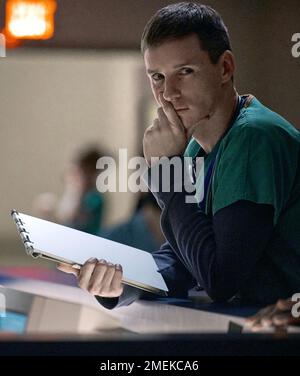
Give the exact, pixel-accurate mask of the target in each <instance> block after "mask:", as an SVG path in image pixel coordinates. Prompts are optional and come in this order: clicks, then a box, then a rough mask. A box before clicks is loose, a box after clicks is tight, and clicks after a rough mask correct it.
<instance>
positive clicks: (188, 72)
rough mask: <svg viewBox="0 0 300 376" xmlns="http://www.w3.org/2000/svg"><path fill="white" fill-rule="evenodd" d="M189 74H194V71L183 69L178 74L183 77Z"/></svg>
mask: <svg viewBox="0 0 300 376" xmlns="http://www.w3.org/2000/svg"><path fill="white" fill-rule="evenodd" d="M191 73H194V70H193V69H192V68H188V67H184V68H182V69H180V74H182V75H183V76H187V75H189V74H191Z"/></svg>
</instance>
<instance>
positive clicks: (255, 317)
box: [246, 305, 276, 328]
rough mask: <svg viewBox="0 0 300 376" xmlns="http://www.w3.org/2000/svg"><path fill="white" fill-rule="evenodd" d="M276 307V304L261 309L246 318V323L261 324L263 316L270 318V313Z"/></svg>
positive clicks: (250, 325) (251, 325) (252, 325)
mask: <svg viewBox="0 0 300 376" xmlns="http://www.w3.org/2000/svg"><path fill="white" fill-rule="evenodd" d="M274 309H276V306H275V305H271V306H268V307H266V308H263V309H261V310H260V311H258V312H257V313H256V314H255V315H253V316H251V317H248V318H247V320H246V325H247V326H249V327H252V328H253V327H255V326H261V324H262V322H261V320H262V319H263V318H268V317H269V315H270V314H272V312H273V311H274Z"/></svg>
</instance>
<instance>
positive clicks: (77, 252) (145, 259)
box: [11, 210, 168, 295]
mask: <svg viewBox="0 0 300 376" xmlns="http://www.w3.org/2000/svg"><path fill="white" fill-rule="evenodd" d="M11 216H12V218H13V220H14V222H15V224H16V226H17V230H18V232H19V234H20V236H21V239H22V241H23V243H24V246H25V250H26V252H27V254H28V255H30V256H32V257H42V258H44V259H47V260H50V261H54V262H59V263H65V264H68V265H72V266H74V267H76V268H80V267H81V266H82V265H83V264H84V263H85V261H86V260H88V259H89V258H91V257H95V258H97V259H99V260H100V259H104V260H106V261H108V262H112V263H113V264H120V265H122V268H123V282H124V283H125V284H128V285H130V286H134V287H137V288H140V289H142V290H145V291H149V292H153V293H156V294H160V295H167V291H168V288H167V286H166V284H165V281H164V279H163V277H162V275H161V274H160V273H159V271H158V267H157V264H156V262H155V260H154V258H153V256H152V255H151V254H150V253H148V252H145V251H142V250H140V249H137V248H133V247H130V246H127V245H124V244H121V243H117V242H114V241H112V240H108V239H105V238H102V237H99V236H95V235H91V234H88V233H85V232H82V231H79V230H75V229H72V228H69V227H66V226H62V225H59V224H57V223H54V222H50V221H46V220H43V219H40V218H36V217H32V216H30V215H27V214H23V213H19V212H17V211H16V210H12V212H11Z"/></svg>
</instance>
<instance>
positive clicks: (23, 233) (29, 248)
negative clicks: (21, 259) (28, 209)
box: [11, 209, 39, 257]
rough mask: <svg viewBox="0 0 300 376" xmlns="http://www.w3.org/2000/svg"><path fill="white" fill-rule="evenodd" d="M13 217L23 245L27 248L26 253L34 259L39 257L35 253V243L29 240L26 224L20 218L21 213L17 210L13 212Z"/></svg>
mask: <svg viewBox="0 0 300 376" xmlns="http://www.w3.org/2000/svg"><path fill="white" fill-rule="evenodd" d="M11 216H12V218H13V220H14V221H15V224H16V226H17V229H18V232H19V234H20V237H21V239H22V241H23V244H24V246H25V250H26V253H27V254H28V255H30V256H32V257H38V256H39V254H38V253H36V252H34V248H33V242H32V241H31V240H30V238H29V232H28V231H26V229H25V227H23V226H24V225H25V223H24V222H23V221H22V220H21V218H20V217H19V213H18V212H17V210H15V209H14V210H12V211H11Z"/></svg>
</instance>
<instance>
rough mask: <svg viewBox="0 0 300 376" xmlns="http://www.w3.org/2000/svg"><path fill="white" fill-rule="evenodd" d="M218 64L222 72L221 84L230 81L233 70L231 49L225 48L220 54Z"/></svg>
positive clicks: (233, 63)
mask: <svg viewBox="0 0 300 376" xmlns="http://www.w3.org/2000/svg"><path fill="white" fill-rule="evenodd" d="M219 62H220V66H221V74H222V84H225V83H226V82H228V81H230V80H231V79H232V77H233V75H234V72H235V58H234V55H233V53H232V52H231V51H229V50H226V51H225V52H223V54H222V55H221V56H220V60H219Z"/></svg>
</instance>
